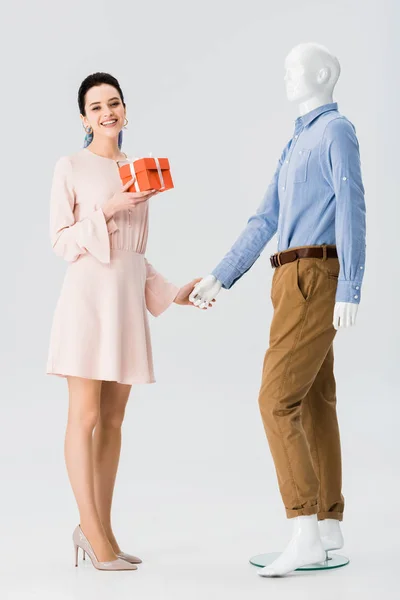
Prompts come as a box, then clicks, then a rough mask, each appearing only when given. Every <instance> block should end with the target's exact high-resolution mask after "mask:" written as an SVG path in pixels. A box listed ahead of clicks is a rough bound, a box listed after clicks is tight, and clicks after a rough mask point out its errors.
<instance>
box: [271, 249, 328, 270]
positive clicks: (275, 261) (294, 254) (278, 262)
mask: <svg viewBox="0 0 400 600" xmlns="http://www.w3.org/2000/svg"><path fill="white" fill-rule="evenodd" d="M298 258H321V259H323V260H326V259H327V258H337V251H336V247H335V246H307V247H304V248H297V249H296V250H284V251H283V252H278V253H277V254H273V255H272V256H270V259H269V260H270V261H271V266H272V268H273V269H276V268H277V267H281V266H282V265H286V264H287V263H290V262H294V261H295V260H297V259H298Z"/></svg>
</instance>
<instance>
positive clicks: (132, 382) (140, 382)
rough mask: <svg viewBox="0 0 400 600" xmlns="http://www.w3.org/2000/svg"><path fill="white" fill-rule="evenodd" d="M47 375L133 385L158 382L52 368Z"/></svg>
mask: <svg viewBox="0 0 400 600" xmlns="http://www.w3.org/2000/svg"><path fill="white" fill-rule="evenodd" d="M46 375H54V376H56V377H63V378H66V377H81V378H82V379H93V380H95V381H115V382H116V383H122V384H124V385H133V384H141V385H142V384H151V383H156V380H155V379H146V380H140V379H132V380H131V381H125V380H124V381H121V380H118V379H111V378H108V377H89V376H88V375H81V374H78V373H66V372H63V373H59V372H56V371H50V370H47V371H46Z"/></svg>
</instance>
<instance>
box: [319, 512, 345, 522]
mask: <svg viewBox="0 0 400 600" xmlns="http://www.w3.org/2000/svg"><path fill="white" fill-rule="evenodd" d="M324 519H336V520H337V521H343V513H340V512H319V513H318V521H323V520H324Z"/></svg>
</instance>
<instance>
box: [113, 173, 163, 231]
mask: <svg viewBox="0 0 400 600" xmlns="http://www.w3.org/2000/svg"><path fill="white" fill-rule="evenodd" d="M134 182H135V179H131V180H130V181H128V183H126V184H125V185H124V186H122V189H121V191H119V192H116V193H115V194H114V196H112V198H109V199H108V200H107V201H106V202H105V203H104V204H103V206H102V210H103V213H104V216H105V218H106V220H107V221H108V219H111V217H113V216H114V215H115V213H117V212H119V211H120V210H129V209H132V208H134V207H135V206H136V204H139V203H140V202H146V200H148V199H149V198H151V197H152V196H154V194H155V193H156V190H148V191H147V192H128V191H127V190H128V189H129V188H130V187H131V185H133V183H134Z"/></svg>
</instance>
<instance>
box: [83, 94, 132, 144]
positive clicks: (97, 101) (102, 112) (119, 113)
mask: <svg viewBox="0 0 400 600" xmlns="http://www.w3.org/2000/svg"><path fill="white" fill-rule="evenodd" d="M85 113H86V114H85V115H81V119H82V121H83V124H84V126H85V127H88V126H90V127H91V128H92V130H93V136H97V137H102V136H107V137H112V138H114V137H115V138H118V134H119V132H120V131H121V129H122V128H123V126H124V122H125V114H126V110H125V107H124V105H123V103H122V100H121V97H120V95H119V93H118V90H117V89H116V88H115V87H113V86H112V85H108V84H106V83H103V84H101V85H96V86H94V87H92V88H90V89H89V90H88V91H87V93H86V97H85Z"/></svg>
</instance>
